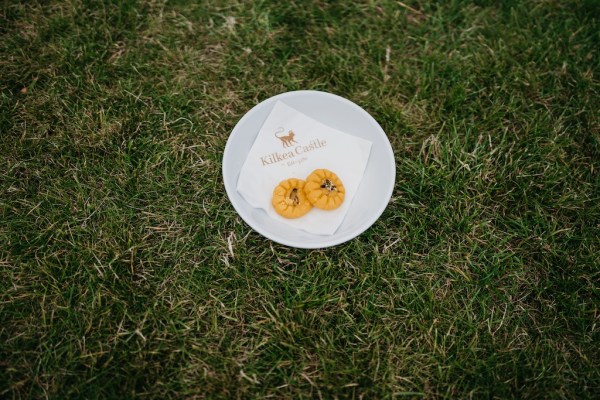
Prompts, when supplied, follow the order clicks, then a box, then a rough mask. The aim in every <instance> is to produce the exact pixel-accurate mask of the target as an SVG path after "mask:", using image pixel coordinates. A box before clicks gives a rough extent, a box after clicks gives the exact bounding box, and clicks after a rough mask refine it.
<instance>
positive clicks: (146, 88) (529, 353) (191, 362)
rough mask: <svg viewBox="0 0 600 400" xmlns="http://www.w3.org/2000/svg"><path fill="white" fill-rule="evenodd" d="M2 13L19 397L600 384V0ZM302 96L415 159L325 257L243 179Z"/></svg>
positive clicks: (5, 237)
mask: <svg viewBox="0 0 600 400" xmlns="http://www.w3.org/2000/svg"><path fill="white" fill-rule="evenodd" d="M0 4H1V5H0V397H2V398H16V399H26V398H56V399H65V398H86V399H93V398H130V397H139V398H158V399H166V398H267V397H272V398H282V399H284V398H323V399H328V398H365V399H367V398H377V399H379V398H398V397H403V396H409V397H425V398H489V397H494V398H507V397H508V398H511V397H519V398H592V397H594V396H597V395H598V393H600V310H599V308H600V291H599V290H600V128H599V127H600V81H599V77H600V56H599V49H600V21H599V19H600V3H599V2H597V1H595V0H573V1H553V0H545V1H541V0H540V1H492V0H489V1H486V0H480V1H444V2H437V1H432V2H425V1H416V0H407V1H405V2H400V1H391V0H390V1H387V0H383V1H360V2H352V1H331V2H330V1H317V0H314V1H298V2H296V4H295V5H294V4H291V2H287V1H271V0H260V1H254V2H252V1H239V2H231V1H225V0H221V1H199V2H192V1H181V0H180V1H162V0H152V1H132V0H128V1H116V0H115V1H109V0H104V1H92V0H90V1H83V0H65V1H22V2H19V1H10V0H8V1H3V2H1V3H0ZM298 89H316V90H323V91H327V92H332V93H335V94H338V95H341V96H344V97H346V98H348V99H350V100H352V101H354V102H355V103H357V104H359V105H361V106H362V107H363V108H365V109H366V110H367V111H368V112H369V113H371V114H372V115H373V117H374V118H375V119H376V120H377V121H378V122H379V123H380V124H381V126H382V127H383V129H384V130H385V131H386V133H387V135H388V137H389V139H390V141H391V143H392V147H393V149H394V154H395V158H396V166H397V171H396V172H397V181H396V186H395V190H394V193H393V197H392V199H391V201H390V204H389V206H388V208H387V210H386V211H385V212H384V214H383V215H382V217H381V219H380V220H379V221H378V222H377V223H376V224H375V225H374V226H373V227H371V228H370V229H369V230H368V231H366V232H365V233H364V234H362V235H361V236H359V237H358V238H357V239H355V240H352V241H350V242H348V243H345V244H343V245H340V246H337V247H334V248H329V249H326V250H317V251H309V250H298V249H290V248H287V247H285V246H280V245H277V244H275V243H272V242H270V241H269V240H266V239H265V238H263V237H262V236H260V235H259V234H257V233H256V232H254V231H253V230H251V229H250V228H249V227H248V226H247V225H246V224H245V223H244V222H243V221H242V220H241V219H240V218H239V217H238V216H237V214H236V213H235V211H234V209H233V207H232V206H231V205H230V203H229V201H228V199H227V196H226V194H225V190H224V187H223V183H222V178H221V157H222V154H223V149H224V146H225V143H226V141H227V138H228V135H229V133H230V131H231V129H232V128H233V126H234V125H235V123H236V122H237V121H238V120H239V119H240V118H241V116H242V115H243V114H244V113H245V112H246V111H248V110H249V109H250V108H251V107H253V106H254V105H255V104H257V103H258V102H260V101H262V100H265V99H267V98H268V97H270V96H273V95H275V94H278V93H282V92H285V91H290V90H298Z"/></svg>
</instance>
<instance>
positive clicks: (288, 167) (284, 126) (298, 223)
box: [237, 101, 371, 235]
mask: <svg viewBox="0 0 600 400" xmlns="http://www.w3.org/2000/svg"><path fill="white" fill-rule="evenodd" d="M370 152H371V142H369V141H368V140H365V139H361V138H359V137H356V136H352V135H349V134H347V133H344V132H341V131H339V130H337V129H333V128H331V127H329V126H326V125H323V124H322V123H320V122H318V121H315V120H314V119H312V118H310V117H308V116H307V115H305V114H302V113H301V112H299V111H297V110H295V109H293V108H291V107H289V106H287V105H285V104H284V103H282V102H281V101H278V102H277V103H276V104H275V107H274V108H273V110H272V111H271V114H269V116H268V117H267V120H266V121H265V123H264V124H263V126H262V128H261V129H260V131H259V132H258V135H257V136H256V140H255V141H254V144H253V145H252V149H250V152H249V153H248V157H247V158H246V161H245V162H244V165H243V166H242V169H241V172H240V177H239V179H238V182H237V191H238V192H239V193H240V194H241V195H242V196H243V197H244V199H245V200H246V201H247V202H248V203H250V205H252V206H253V207H256V208H262V209H264V210H265V211H266V212H267V214H268V215H269V216H270V217H271V218H273V219H276V220H277V221H281V222H283V223H285V224H287V225H289V226H291V227H293V228H297V229H302V230H305V231H307V232H310V233H313V234H317V235H332V234H334V233H335V231H336V230H337V229H338V227H339V226H340V224H341V223H342V221H343V220H344V217H345V216H346V213H347V212H348V209H349V207H350V203H352V199H353V198H354V195H355V194H356V190H357V189H358V186H359V184H360V181H361V179H362V177H363V174H364V172H365V167H366V166H367V161H368V160H369V153H370ZM318 168H326V169H329V170H330V171H333V172H334V173H336V174H337V176H338V177H339V178H340V179H341V180H342V183H343V184H344V186H345V188H346V197H345V199H344V202H343V203H342V205H341V206H340V207H339V208H337V209H335V210H333V211H324V210H319V209H318V208H314V207H313V208H312V209H311V210H310V211H309V212H308V213H307V214H305V215H304V216H302V217H300V218H296V219H287V218H283V217H281V216H280V215H279V214H277V213H276V212H275V209H274V208H273V206H272V204H271V199H272V197H273V189H275V187H276V186H277V185H278V184H279V182H281V181H282V180H284V179H288V178H298V179H302V180H304V179H306V178H307V177H308V175H309V174H310V173H311V172H312V171H313V170H315V169H318Z"/></svg>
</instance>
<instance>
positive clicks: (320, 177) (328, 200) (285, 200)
mask: <svg viewBox="0 0 600 400" xmlns="http://www.w3.org/2000/svg"><path fill="white" fill-rule="evenodd" d="M345 195H346V189H345V188H344V184H343V183H342V181H341V180H340V178H338V176H337V175H336V174H334V173H333V172H331V171H330V170H328V169H316V170H314V171H313V172H311V174H310V175H309V176H308V178H306V181H303V180H302V179H296V178H290V179H286V180H284V181H281V182H280V183H279V185H277V187H275V189H274V190H273V200H272V202H271V203H272V204H273V208H275V211H276V212H277V214H279V215H281V216H282V217H284V218H299V217H301V216H303V215H304V214H306V213H307V212H309V211H310V209H311V208H313V206H314V207H317V208H320V209H321V210H335V209H336V208H338V207H339V206H340V205H341V204H342V203H343V202H344V197H345Z"/></svg>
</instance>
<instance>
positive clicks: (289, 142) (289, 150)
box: [260, 127, 327, 167]
mask: <svg viewBox="0 0 600 400" xmlns="http://www.w3.org/2000/svg"><path fill="white" fill-rule="evenodd" d="M284 132H285V129H284V128H283V127H279V128H277V130H276V131H275V137H276V138H277V139H279V140H281V145H282V146H283V148H284V149H285V150H283V151H282V152H281V153H280V152H277V151H275V152H272V153H271V154H266V155H264V156H261V157H260V163H261V165H262V166H263V167H265V166H267V165H273V164H277V165H287V166H288V167H289V166H291V165H299V164H301V163H302V162H304V161H306V160H307V159H308V153H310V152H312V151H315V150H318V149H321V148H322V147H325V146H327V141H326V140H325V139H309V140H310V142H309V143H308V144H306V143H304V144H300V143H298V142H297V141H296V140H295V139H294V137H295V136H296V134H295V133H294V131H292V130H291V129H290V130H289V131H288V133H287V135H284V134H283V133H284Z"/></svg>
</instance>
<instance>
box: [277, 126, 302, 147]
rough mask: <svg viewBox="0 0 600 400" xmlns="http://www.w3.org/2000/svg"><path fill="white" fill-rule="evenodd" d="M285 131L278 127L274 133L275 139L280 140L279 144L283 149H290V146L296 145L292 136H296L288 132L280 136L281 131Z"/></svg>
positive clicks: (292, 132)
mask: <svg viewBox="0 0 600 400" xmlns="http://www.w3.org/2000/svg"><path fill="white" fill-rule="evenodd" d="M284 130H285V129H283V127H281V126H280V127H279V128H278V129H277V131H276V132H275V137H276V138H277V139H279V140H281V144H282V145H283V147H284V148H286V147H290V146H292V145H293V144H294V143H298V142H296V141H295V140H294V136H296V134H295V133H294V131H289V132H288V134H287V135H282V133H283V131H284Z"/></svg>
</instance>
